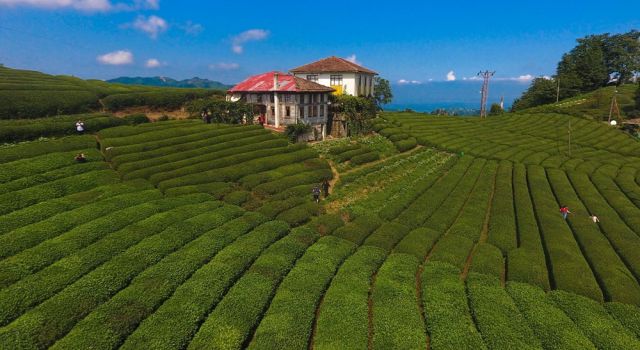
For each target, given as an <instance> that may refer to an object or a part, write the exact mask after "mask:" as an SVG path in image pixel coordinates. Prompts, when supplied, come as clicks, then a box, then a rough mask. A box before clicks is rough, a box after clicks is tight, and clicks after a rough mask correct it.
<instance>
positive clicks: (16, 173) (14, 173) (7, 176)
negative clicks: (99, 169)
mask: <svg viewBox="0 0 640 350" xmlns="http://www.w3.org/2000/svg"><path fill="white" fill-rule="evenodd" d="M81 152H82V153H85V155H86V156H87V161H88V162H89V163H91V162H96V161H100V160H101V158H102V157H101V156H100V153H99V152H97V151H95V150H94V149H92V148H85V149H79V150H75V151H72V152H55V153H50V154H48V155H44V156H36V157H33V158H27V159H23V160H18V161H13V162H9V163H6V164H3V165H2V168H0V183H7V182H10V181H15V180H20V179H22V178H25V177H29V176H37V175H41V174H45V173H48V172H51V171H54V170H57V169H61V168H66V167H69V166H73V165H77V164H78V163H77V162H76V161H75V158H74V157H75V156H76V155H77V154H78V153H81Z"/></svg>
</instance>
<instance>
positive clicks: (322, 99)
mask: <svg viewBox="0 0 640 350" xmlns="http://www.w3.org/2000/svg"><path fill="white" fill-rule="evenodd" d="M227 99H228V100H235V101H237V100H240V99H241V100H244V101H245V102H247V103H252V104H257V105H264V106H265V107H266V110H267V113H266V117H267V124H269V125H275V124H276V113H275V112H276V98H275V93H274V92H266V93H243V94H234V95H231V96H229V95H228V96H227ZM277 102H278V104H277V106H278V108H279V110H278V111H277V112H278V117H279V118H278V119H279V120H278V122H279V124H280V126H282V125H289V124H295V123H297V122H298V121H300V122H304V123H307V124H311V125H324V124H326V123H327V119H328V117H329V94H328V93H286V92H279V93H278V99H277ZM287 108H289V115H287ZM255 117H257V116H255Z"/></svg>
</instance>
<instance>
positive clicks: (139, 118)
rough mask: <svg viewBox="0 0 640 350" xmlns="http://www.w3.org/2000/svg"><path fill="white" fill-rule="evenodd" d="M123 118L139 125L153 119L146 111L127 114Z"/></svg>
mask: <svg viewBox="0 0 640 350" xmlns="http://www.w3.org/2000/svg"><path fill="white" fill-rule="evenodd" d="M122 119H124V120H126V121H127V122H128V123H129V124H133V125H138V124H145V123H150V122H151V120H150V119H149V117H147V115H146V114H144V113H136V114H127V115H125V116H124V117H122Z"/></svg>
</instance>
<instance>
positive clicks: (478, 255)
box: [471, 243, 504, 278]
mask: <svg viewBox="0 0 640 350" xmlns="http://www.w3.org/2000/svg"><path fill="white" fill-rule="evenodd" d="M471 271H472V272H477V273H481V274H485V275H490V276H494V277H497V278H502V277H503V272H504V259H503V257H502V252H501V251H500V249H498V248H497V247H495V246H493V245H491V244H489V243H479V244H478V245H477V246H476V248H475V250H474V252H473V260H472V261H471Z"/></svg>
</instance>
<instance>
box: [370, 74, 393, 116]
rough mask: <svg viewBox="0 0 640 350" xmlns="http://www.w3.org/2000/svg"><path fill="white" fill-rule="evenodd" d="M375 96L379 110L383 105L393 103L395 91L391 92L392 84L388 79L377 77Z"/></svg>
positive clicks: (374, 89)
mask: <svg viewBox="0 0 640 350" xmlns="http://www.w3.org/2000/svg"><path fill="white" fill-rule="evenodd" d="M373 98H374V100H375V102H376V105H377V106H378V109H379V110H382V106H383V105H386V104H389V103H391V100H392V99H393V93H392V92H391V85H390V84H389V81H388V80H387V79H383V78H380V77H375V79H374V87H373Z"/></svg>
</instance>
